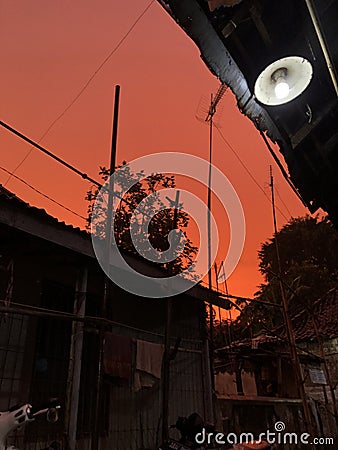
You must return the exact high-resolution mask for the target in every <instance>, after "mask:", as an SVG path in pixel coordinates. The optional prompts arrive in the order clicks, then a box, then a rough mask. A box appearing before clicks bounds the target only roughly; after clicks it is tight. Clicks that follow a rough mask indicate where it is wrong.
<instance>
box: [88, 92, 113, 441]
mask: <svg viewBox="0 0 338 450" xmlns="http://www.w3.org/2000/svg"><path fill="white" fill-rule="evenodd" d="M119 102H120V86H119V85H116V86H115V99H114V113H113V127H112V143H111V153H110V167H109V169H110V171H109V173H110V177H109V186H108V204H107V219H106V234H105V238H106V246H105V263H106V268H107V272H108V275H109V273H110V252H111V243H112V233H113V232H114V230H112V211H113V200H114V183H113V180H112V175H113V174H114V172H115V166H116V150H117V131H118V115H119ZM108 275H107V276H105V277H104V291H103V298H102V306H101V316H102V318H106V315H107V300H108V295H109V278H108ZM104 335H105V326H104V324H103V323H102V324H100V329H99V361H98V370H97V383H96V402H95V414H94V429H93V434H92V441H91V450H98V448H99V435H100V423H102V417H101V411H102V410H103V409H102V407H103V403H104V402H103V400H104V399H103V347H104Z"/></svg>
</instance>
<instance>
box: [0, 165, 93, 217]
mask: <svg viewBox="0 0 338 450" xmlns="http://www.w3.org/2000/svg"><path fill="white" fill-rule="evenodd" d="M0 170H2V171H4V172H6V173H7V174H9V175H11V176H12V177H13V178H16V179H17V180H19V181H21V183H23V184H25V185H26V186H28V187H29V188H30V189H32V190H33V191H34V192H36V193H37V194H40V195H42V197H45V198H46V199H48V200H50V201H51V202H53V203H55V204H56V205H58V206H60V207H61V208H63V209H65V210H66V211H68V212H70V213H72V214H74V215H75V216H77V217H80V218H81V219H83V220H87V218H86V217H84V216H81V214H79V213H77V212H75V211H73V210H72V209H70V208H68V207H67V206H65V205H63V204H62V203H59V202H58V201H57V200H54V199H53V198H52V197H50V196H49V195H47V194H44V193H43V192H41V191H39V190H38V189H36V188H35V187H34V186H32V185H30V184H29V183H27V181H25V180H23V179H22V178H20V177H18V176H17V175H15V174H14V173H12V172H10V171H9V170H7V169H5V168H4V167H1V166H0Z"/></svg>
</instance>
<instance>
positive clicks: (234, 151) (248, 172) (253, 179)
mask: <svg viewBox="0 0 338 450" xmlns="http://www.w3.org/2000/svg"><path fill="white" fill-rule="evenodd" d="M214 126H215V128H216V130H217V131H218V133H219V135H220V136H221V138H222V140H223V141H224V142H225V144H226V145H227V146H228V147H229V149H230V150H231V151H232V152H233V154H234V155H235V156H236V158H237V159H238V161H239V162H240V164H241V165H242V167H243V168H244V170H245V171H246V172H247V174H248V175H249V177H250V178H251V179H252V181H253V182H254V183H255V185H256V186H257V187H258V189H259V190H260V191H261V192H262V193H263V195H264V197H265V198H266V199H267V200H268V201H269V203H271V199H270V197H269V196H268V195H267V193H266V192H265V191H264V189H263V188H262V186H261V185H260V184H259V183H258V181H257V180H256V178H255V177H254V176H253V175H252V173H251V172H250V170H249V169H248V167H247V166H246V165H245V164H244V162H243V161H242V159H241V157H240V156H239V154H238V153H237V152H236V150H235V149H234V147H233V146H232V145H231V144H230V142H229V141H228V140H227V139H226V138H225V136H224V135H223V133H222V132H221V130H220V129H219V127H218V126H217V125H216V124H214ZM276 209H277V210H278V212H279V213H280V214H281V215H282V216H283V217H284V219H285V220H286V221H288V220H289V219H288V218H287V217H286V215H285V214H284V213H283V211H281V209H280V208H278V206H276Z"/></svg>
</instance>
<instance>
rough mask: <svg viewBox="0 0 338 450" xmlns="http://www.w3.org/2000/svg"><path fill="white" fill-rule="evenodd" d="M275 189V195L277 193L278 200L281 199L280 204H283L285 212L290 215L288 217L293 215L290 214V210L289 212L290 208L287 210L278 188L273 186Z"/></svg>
mask: <svg viewBox="0 0 338 450" xmlns="http://www.w3.org/2000/svg"><path fill="white" fill-rule="evenodd" d="M275 191H276V193H277V195H278V198H279V200H280V201H281V203H282V205H283V206H284V208H285V209H286V211H287V213H288V214H289V216H290V217H293V216H292V214H291V212H290V210H289V208H288V207H287V205H286V203H285V202H284V200H283V199H282V197H281V195H280V193H279V191H278V189H277V188H276V186H275Z"/></svg>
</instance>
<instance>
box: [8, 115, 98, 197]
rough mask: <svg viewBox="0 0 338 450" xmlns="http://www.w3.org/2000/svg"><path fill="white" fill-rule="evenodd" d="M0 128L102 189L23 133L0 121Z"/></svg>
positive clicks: (94, 181)
mask: <svg viewBox="0 0 338 450" xmlns="http://www.w3.org/2000/svg"><path fill="white" fill-rule="evenodd" d="M0 126H2V127H4V128H6V130H8V131H10V132H11V133H13V134H15V135H16V136H18V137H19V138H20V139H23V140H24V141H26V142H28V143H29V144H31V145H32V146H33V147H36V148H37V149H39V150H40V151H41V152H43V153H45V154H46V155H48V156H50V157H51V158H53V159H55V161H57V162H59V163H60V164H62V165H63V166H65V167H67V169H69V170H71V171H73V172H75V173H76V174H77V175H80V177H82V178H83V179H84V180H88V181H90V182H91V183H93V184H95V186H97V187H98V188H100V189H101V188H102V184H101V183H99V182H98V181H96V180H94V179H93V178H91V177H89V176H88V175H87V174H86V173H84V172H81V170H79V169H77V168H76V167H74V166H72V165H71V164H69V163H67V162H66V161H65V160H63V159H61V158H59V157H58V156H56V155H55V154H54V153H52V152H50V151H49V150H47V149H46V148H44V147H42V145H40V144H38V143H37V142H34V141H33V140H32V139H30V138H29V137H27V136H25V135H24V134H23V133H20V131H18V130H16V129H15V128H13V127H11V126H10V125H8V124H7V123H5V122H3V121H2V120H0ZM13 174H14V172H13Z"/></svg>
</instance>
